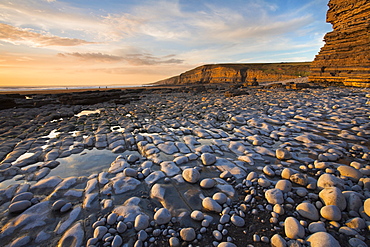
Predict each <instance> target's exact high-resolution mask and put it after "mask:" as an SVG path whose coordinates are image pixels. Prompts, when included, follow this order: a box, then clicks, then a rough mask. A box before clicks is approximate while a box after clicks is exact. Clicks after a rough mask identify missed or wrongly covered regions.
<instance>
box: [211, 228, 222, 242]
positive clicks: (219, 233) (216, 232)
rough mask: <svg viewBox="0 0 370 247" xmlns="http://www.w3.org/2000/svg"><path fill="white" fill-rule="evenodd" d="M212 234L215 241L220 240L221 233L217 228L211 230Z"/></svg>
mask: <svg viewBox="0 0 370 247" xmlns="http://www.w3.org/2000/svg"><path fill="white" fill-rule="evenodd" d="M212 234H213V237H214V238H215V239H216V240H217V241H221V240H222V233H221V232H220V231H218V230H214V231H213V232H212Z"/></svg>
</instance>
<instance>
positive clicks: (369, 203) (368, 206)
mask: <svg viewBox="0 0 370 247" xmlns="http://www.w3.org/2000/svg"><path fill="white" fill-rule="evenodd" d="M364 211H365V213H366V214H367V216H369V217H370V198H368V199H366V200H365V202H364Z"/></svg>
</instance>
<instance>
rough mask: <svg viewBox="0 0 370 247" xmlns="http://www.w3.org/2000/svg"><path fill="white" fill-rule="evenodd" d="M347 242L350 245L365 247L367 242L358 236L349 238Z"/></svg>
mask: <svg viewBox="0 0 370 247" xmlns="http://www.w3.org/2000/svg"><path fill="white" fill-rule="evenodd" d="M348 243H349V245H350V246H352V247H367V244H366V243H365V242H364V241H362V240H360V239H358V238H351V239H350V240H349V241H348Z"/></svg>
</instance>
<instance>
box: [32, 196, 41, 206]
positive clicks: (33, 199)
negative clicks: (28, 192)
mask: <svg viewBox="0 0 370 247" xmlns="http://www.w3.org/2000/svg"><path fill="white" fill-rule="evenodd" d="M39 202H40V200H39V198H37V197H34V198H32V199H31V203H32V204H34V205H35V204H37V203H39Z"/></svg>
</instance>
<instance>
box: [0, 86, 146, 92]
mask: <svg viewBox="0 0 370 247" xmlns="http://www.w3.org/2000/svg"><path fill="white" fill-rule="evenodd" d="M144 86H145V87H149V86H151V85H111V86H87V87H86V86H85V87H77V86H72V87H0V92H17V91H20V92H21V91H43V90H45V91H48V90H76V89H77V90H79V89H86V90H89V89H117V88H130V87H144Z"/></svg>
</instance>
